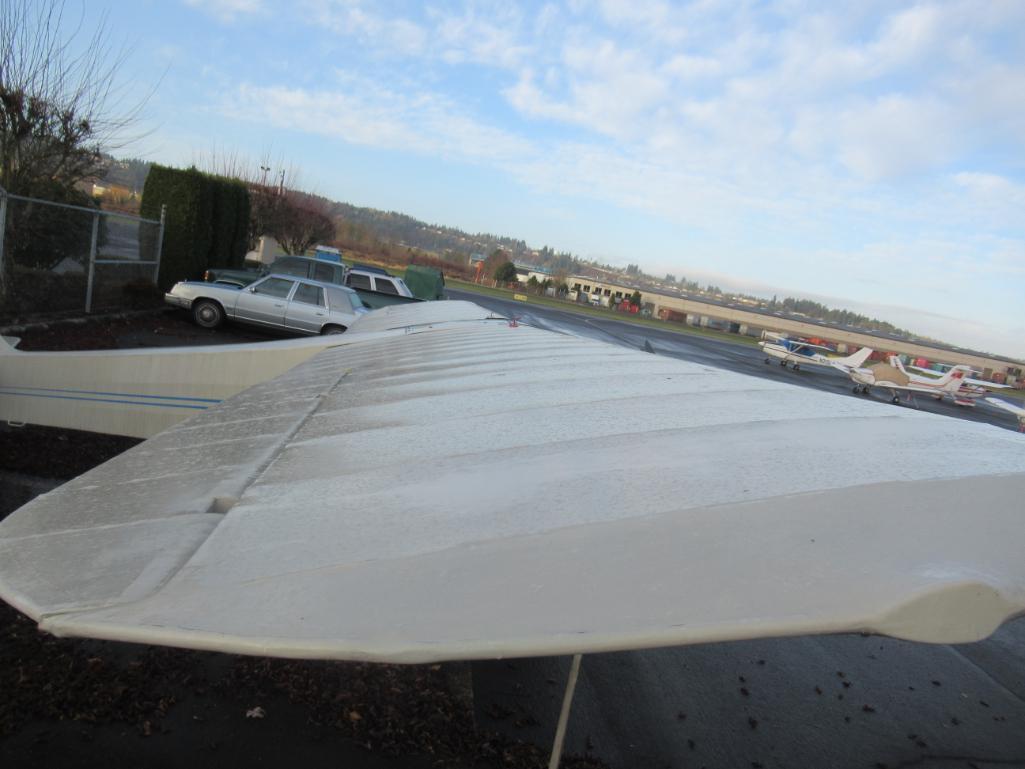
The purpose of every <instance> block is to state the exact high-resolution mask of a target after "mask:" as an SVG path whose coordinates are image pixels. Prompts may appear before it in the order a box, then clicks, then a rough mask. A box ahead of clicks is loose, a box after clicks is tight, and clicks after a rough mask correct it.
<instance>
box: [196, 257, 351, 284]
mask: <svg viewBox="0 0 1025 769" xmlns="http://www.w3.org/2000/svg"><path fill="white" fill-rule="evenodd" d="M271 274H276V275H293V276H295V277H297V278H309V279H310V280H318V281H320V282H322V283H335V284H338V285H342V283H344V282H345V265H344V264H342V263H341V262H333V261H327V260H325V259H315V258H313V257H309V256H281V257H278V258H277V259H275V260H274V261H273V262H271V263H270V264H267V265H261V266H260V267H258V268H257V269H253V270H232V269H229V268H218V267H214V268H211V269H209V270H207V271H206V272H205V273H203V280H206V281H209V282H211V283H226V284H235V285H239V286H248V285H249V284H250V283H252V282H253V281H255V280H258V279H259V278H262V277H263V276H265V275H271Z"/></svg>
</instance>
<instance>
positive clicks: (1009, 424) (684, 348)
mask: <svg viewBox="0 0 1025 769" xmlns="http://www.w3.org/2000/svg"><path fill="white" fill-rule="evenodd" d="M447 293H448V295H449V297H450V298H452V299H465V300H467V301H471V302H476V303H477V304H479V305H481V306H482V307H486V308H488V309H490V310H494V311H495V312H497V313H500V314H502V315H505V316H509V317H516V318H518V319H519V321H520V322H521V323H526V324H529V325H532V326H537V327H539V328H546V329H549V330H552V331H558V332H561V333H566V334H573V335H576V336H584V337H588V338H591V339H599V340H601V341H605V342H610V343H612V344H619V345H623V346H625V347H633V348H634V349H641V348H643V347H644V345H645V343H648V345H650V347H651V348H652V350H653V351H654V352H655V353H656V354H658V355H668V356H670V357H673V358H680V359H682V360H687V361H692V362H694V363H701V364H705V365H710V366H716V367H718V368H724V369H728V370H729V371H736V372H739V373H741V374H751V375H753V376H760V377H765V378H768V379H774V380H777V381H780V382H789V383H791V384H795V385H799V386H801V387H811V388H814V389H817V390H825V391H827V392H835V393H839V394H842V395H846V396H848V397H851V398H855V397H856V398H861V399H865V398H873V399H875V400H878V401H879V402H880V403H886V404H888V405H892V404H890V394H889V391H886V390H876V391H874V392H872V393H871V394H869V395H854V394H852V393H851V388H852V384H851V381H850V380H849V379H848V378H847V377H846V376H844V375H843V374H842V373H841V372H839V371H835V370H833V369H827V368H823V367H821V366H808V367H806V368H803V369H801V370H800V371H793V370H791V369H789V368H786V369H784V368H782V367H781V366H780V365H779V364H778V363H775V362H773V363H770V364H768V365H766V364H765V363H764V360H765V356H763V355H761V354H760V350H759V349H758V348H756V347H752V346H751V345H747V344H741V343H739V342H728V341H724V340H720V339H716V338H712V337H706V336H700V335H698V334H689V333H686V332H678V331H673V330H671V329H666V330H663V329H659V328H653V327H650V326H641V325H637V324H633V323H628V322H626V321H621V320H615V319H614V318H612V317H609V318H608V319H605V318H595V317H593V316H591V315H585V314H581V313H574V312H572V311H570V310H561V309H556V308H552V307H548V306H544V305H536V304H528V303H524V302H517V301H514V300H509V299H500V298H498V297H493V296H489V295H485V294H475V293H473V292H471V291H458V290H455V289H451V288H450V289H448V290H447ZM894 408H918V409H921V410H923V411H931V412H934V413H937V414H944V415H946V416H950V417H956V418H959V419H969V420H973V421H977V422H988V423H989V424H993V425H997V426H998V427H1005V428H1007V429H1009V430H1017V429H1018V422H1017V420H1016V419H1015V417H1014V416H1013V415H1012V414H1009V413H1008V412H1005V411H1001V410H1000V409H997V408H994V407H992V406H990V405H989V404H987V403H985V402H980V403H979V404H978V405H977V406H974V407H964V406H955V405H954V404H953V403H951V402H950V401H947V400H943V401H937V400H935V399H933V398H930V397H928V396H922V397H915V398H914V399H913V401H911V404H910V405H903V404H902V405H901V406H894Z"/></svg>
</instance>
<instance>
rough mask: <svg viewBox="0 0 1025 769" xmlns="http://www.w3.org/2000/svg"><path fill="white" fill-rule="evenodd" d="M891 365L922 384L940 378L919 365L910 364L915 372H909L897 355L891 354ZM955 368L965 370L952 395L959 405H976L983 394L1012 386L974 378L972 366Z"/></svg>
mask: <svg viewBox="0 0 1025 769" xmlns="http://www.w3.org/2000/svg"><path fill="white" fill-rule="evenodd" d="M890 365H891V366H894V367H896V368H898V369H900V370H901V371H903V372H904V373H905V374H907V375H908V376H909V377H910V378H911V381H913V382H918V383H920V384H934V383H935V382H936V381H937V379H938V377H937V376H936V373H935V372H932V371H930V370H929V369H922V368H918V367H917V366H908V367H907V368H908V369H910V370H911V372H914V373H911V372H909V371H908V370H907V369H905V368H904V364H903V363H901V360H900V358H898V357H897V356H896V355H892V356H890ZM953 368H956V369H959V370H961V371H963V372H964V376H963V377H961V387H960V389H958V390H957V392H955V393H954V395H953V396H952V397H953V400H954V404H955V405H957V406H974V405H975V401H976V400H977V399H978V398H981V397H982V396H983V395H988V394H989V393H990V392H992V391H993V390H1005V389H1008V388H1009V387H1010V385H1005V384H998V383H996V382H987V381H986V380H984V379H973V378H972V377H971V374H973V373H975V372H974V371H973V370H972V369H971V367H970V366H965V365H957V366H954V367H953ZM935 397H936V398H937V399H939V398H942V397H943V396H942V395H937V396H935Z"/></svg>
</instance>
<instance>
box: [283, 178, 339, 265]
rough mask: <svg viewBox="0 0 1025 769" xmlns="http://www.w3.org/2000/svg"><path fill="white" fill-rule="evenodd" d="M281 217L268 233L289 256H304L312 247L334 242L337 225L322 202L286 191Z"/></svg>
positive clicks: (308, 196)
mask: <svg viewBox="0 0 1025 769" xmlns="http://www.w3.org/2000/svg"><path fill="white" fill-rule="evenodd" d="M278 197H279V200H280V203H279V206H278V209H277V217H276V219H275V221H274V222H272V224H271V227H270V229H269V230H268V233H269V234H270V235H271V236H273V238H274V239H275V240H276V241H278V243H280V244H281V247H282V248H283V249H285V252H286V253H289V254H301V253H303V252H305V251H306V249H308V248H309V247H310V246H313V245H315V244H316V243H320V242H322V241H327V240H332V239H333V238H334V236H335V225H334V222H333V221H331V217H330V216H328V215H327V212H326V211H325V208H326V206H325V205H324V204H323V201H322V199H321V198H316V197H313V196H311V195H304V194H302V193H296V192H293V191H291V190H283V191H282V194H281V195H279V196H278Z"/></svg>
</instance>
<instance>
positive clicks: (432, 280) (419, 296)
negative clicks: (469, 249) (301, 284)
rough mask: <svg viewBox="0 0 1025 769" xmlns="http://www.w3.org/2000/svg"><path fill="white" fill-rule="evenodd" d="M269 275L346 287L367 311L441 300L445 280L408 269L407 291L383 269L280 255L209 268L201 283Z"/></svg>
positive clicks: (242, 281)
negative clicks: (265, 261)
mask: <svg viewBox="0 0 1025 769" xmlns="http://www.w3.org/2000/svg"><path fill="white" fill-rule="evenodd" d="M272 273H275V274H278V275H293V276H295V277H298V278H309V279H311V280H319V281H321V282H323V283H337V284H338V285H342V286H349V287H350V288H352V289H354V290H355V291H356V293H357V294H359V297H360V299H362V300H363V304H364V305H366V307H368V308H369V309H371V310H376V309H378V308H380V307H385V306H387V305H390V304H406V303H409V302H419V301H423V300H427V299H444V298H445V294H444V288H445V278H444V276H443V275H442V274H441V271H440V270H435V269H434V268H431V267H421V266H418V265H410V266H409V268H408V269H407V270H406V274H407V276H408V277H409V279H410V280H412V281H413V285H414V286H415V289H412V290H411V289H410V287H409V286H407V285H406V283H405V281H403V280H402V278H397V277H394V276H392V275H389V274H388V273H387V272H386V271H384V270H379V269H377V268H367V269H360V268H353V269H348V268H346V266H345V265H344V264H342V263H341V262H334V261H327V260H325V259H315V258H312V257H309V256H282V257H279V258H278V259H275V260H274V261H273V262H271V263H270V264H269V265H263V266H261V267H260V268H259V269H256V270H231V269H211V270H207V271H206V272H205V273H204V274H203V280H205V281H207V282H210V283H227V284H230V285H235V286H248V285H249V284H250V283H252V282H253V281H255V280H258V279H260V278H262V277H263V276H265V275H270V274H272Z"/></svg>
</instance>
